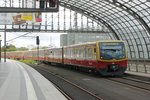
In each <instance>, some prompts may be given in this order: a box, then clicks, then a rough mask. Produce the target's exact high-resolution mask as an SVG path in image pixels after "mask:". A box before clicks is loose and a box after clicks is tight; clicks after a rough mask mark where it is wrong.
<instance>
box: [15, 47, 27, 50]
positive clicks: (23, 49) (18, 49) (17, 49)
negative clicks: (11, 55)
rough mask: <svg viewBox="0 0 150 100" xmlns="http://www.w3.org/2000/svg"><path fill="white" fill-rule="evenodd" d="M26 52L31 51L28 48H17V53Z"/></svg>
mask: <svg viewBox="0 0 150 100" xmlns="http://www.w3.org/2000/svg"><path fill="white" fill-rule="evenodd" d="M26 50H29V49H28V48H26V47H20V48H17V51H26Z"/></svg>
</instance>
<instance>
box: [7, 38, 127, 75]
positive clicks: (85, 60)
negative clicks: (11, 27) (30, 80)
mask: <svg viewBox="0 0 150 100" xmlns="http://www.w3.org/2000/svg"><path fill="white" fill-rule="evenodd" d="M37 55H38V52H37V50H34V51H17V52H8V53H7V58H11V59H32V60H38V59H39V60H40V61H44V62H52V63H59V64H64V65H69V66H72V67H73V68H76V69H82V70H89V71H94V72H98V73H100V74H101V75H104V76H106V75H119V76H121V75H123V73H124V72H125V70H126V68H127V52H126V47H125V43H124V42H123V41H120V40H109V41H99V42H91V43H85V44H77V45H71V46H65V47H60V48H50V49H43V50H39V58H38V57H37Z"/></svg>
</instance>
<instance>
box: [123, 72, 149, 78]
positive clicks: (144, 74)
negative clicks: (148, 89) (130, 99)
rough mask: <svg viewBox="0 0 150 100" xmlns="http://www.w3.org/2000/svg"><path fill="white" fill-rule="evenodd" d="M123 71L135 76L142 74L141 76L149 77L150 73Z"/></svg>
mask: <svg viewBox="0 0 150 100" xmlns="http://www.w3.org/2000/svg"><path fill="white" fill-rule="evenodd" d="M125 73H126V74H130V75H136V76H142V77H147V78H150V74H146V73H141V72H134V71H126V72H125Z"/></svg>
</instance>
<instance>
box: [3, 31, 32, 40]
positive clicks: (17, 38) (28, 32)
mask: <svg viewBox="0 0 150 100" xmlns="http://www.w3.org/2000/svg"><path fill="white" fill-rule="evenodd" d="M28 34H31V32H28V33H25V34H23V35H20V36H18V37H15V38H13V39H10V40H7V41H6V42H10V41H13V40H15V39H18V38H20V37H24V36H26V35H28Z"/></svg>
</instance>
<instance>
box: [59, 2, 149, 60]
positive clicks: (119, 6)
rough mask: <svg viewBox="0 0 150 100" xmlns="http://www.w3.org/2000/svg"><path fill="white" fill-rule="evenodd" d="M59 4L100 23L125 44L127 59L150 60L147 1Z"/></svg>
mask: <svg viewBox="0 0 150 100" xmlns="http://www.w3.org/2000/svg"><path fill="white" fill-rule="evenodd" d="M60 5H61V6H65V7H68V8H71V9H73V10H76V11H77V12H80V13H84V14H85V15H87V16H88V17H91V18H93V19H95V20H97V21H99V22H100V23H103V24H104V25H105V26H106V27H107V28H108V29H110V31H111V32H113V33H114V34H116V38H118V39H120V40H125V41H126V42H127V47H128V51H129V58H141V59H142V58H150V0H60Z"/></svg>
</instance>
